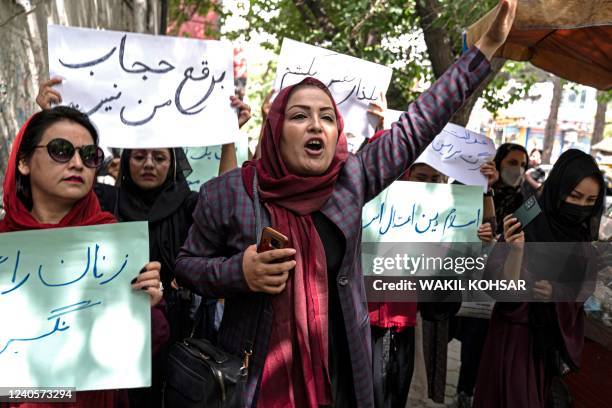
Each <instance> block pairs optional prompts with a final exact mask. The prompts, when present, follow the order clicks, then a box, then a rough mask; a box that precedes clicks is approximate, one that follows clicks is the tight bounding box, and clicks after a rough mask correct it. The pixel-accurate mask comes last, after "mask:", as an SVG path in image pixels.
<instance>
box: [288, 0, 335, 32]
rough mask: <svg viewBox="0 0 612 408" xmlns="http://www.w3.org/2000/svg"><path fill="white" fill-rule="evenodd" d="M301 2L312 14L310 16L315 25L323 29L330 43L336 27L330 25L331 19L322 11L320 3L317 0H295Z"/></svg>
mask: <svg viewBox="0 0 612 408" xmlns="http://www.w3.org/2000/svg"><path fill="white" fill-rule="evenodd" d="M294 1H295V0H294ZM297 1H300V2H303V3H304V4H305V5H306V7H308V10H310V12H311V13H312V15H313V16H314V17H315V19H316V20H317V23H319V25H320V26H321V28H323V31H324V32H325V36H326V38H327V39H328V40H330V41H331V39H332V37H330V35H331V33H333V32H335V31H336V26H335V25H334V24H333V23H332V21H331V19H330V18H329V16H328V15H327V13H326V12H325V10H324V9H323V6H322V5H321V2H320V1H319V0H297Z"/></svg>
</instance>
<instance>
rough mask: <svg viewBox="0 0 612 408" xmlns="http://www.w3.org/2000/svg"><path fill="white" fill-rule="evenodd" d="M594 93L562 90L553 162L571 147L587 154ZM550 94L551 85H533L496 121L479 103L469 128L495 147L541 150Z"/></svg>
mask: <svg viewBox="0 0 612 408" xmlns="http://www.w3.org/2000/svg"><path fill="white" fill-rule="evenodd" d="M510 86H512V85H511V84H510ZM596 93H597V91H596V89H594V88H591V87H586V86H582V85H575V86H574V88H572V89H568V88H567V87H566V89H565V90H564V92H563V97H562V102H561V106H560V107H559V115H558V119H557V132H556V134H555V143H554V146H553V151H552V157H551V161H552V162H554V160H556V158H557V157H559V155H560V154H561V153H562V152H563V151H565V150H567V149H570V148H577V149H580V150H583V151H585V152H587V153H588V152H590V145H591V134H592V132H593V123H594V118H595V112H596V110H597V99H596ZM552 95H553V84H552V82H541V83H536V84H534V86H533V87H532V89H531V91H530V92H529V97H527V98H525V99H522V100H519V101H517V102H515V103H514V104H512V105H511V106H509V107H508V108H507V109H503V110H501V111H500V112H499V113H498V116H497V117H496V118H494V117H493V116H492V115H491V114H490V113H489V112H488V111H486V110H485V109H484V108H483V104H482V101H479V103H478V104H477V106H476V108H475V109H474V111H473V113H472V116H471V118H470V123H469V125H468V127H469V128H470V129H473V130H477V131H480V132H481V133H484V134H486V135H488V136H489V137H490V138H492V139H493V140H495V143H496V144H497V145H500V144H501V143H506V142H512V143H518V144H521V145H523V146H525V147H526V148H527V150H528V151H531V150H532V149H534V148H538V149H542V147H543V143H544V129H545V127H546V122H547V120H548V114H549V112H550V104H551V101H552Z"/></svg>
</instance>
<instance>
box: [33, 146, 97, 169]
mask: <svg viewBox="0 0 612 408" xmlns="http://www.w3.org/2000/svg"><path fill="white" fill-rule="evenodd" d="M36 147H37V148H39V147H46V148H47V153H49V157H51V158H52V159H53V160H55V161H56V162H58V163H68V162H69V161H70V160H71V159H72V157H73V156H74V153H75V152H76V151H77V150H78V151H79V156H81V161H82V162H83V164H84V165H85V166H86V167H89V168H90V169H96V168H98V167H100V166H101V165H102V162H103V161H104V151H103V150H102V149H101V148H100V147H98V146H96V145H94V144H91V145H86V146H81V147H74V145H73V144H72V143H70V142H69V141H68V140H66V139H61V138H57V139H53V140H51V141H50V142H49V143H47V144H46V145H44V146H43V145H39V146H36Z"/></svg>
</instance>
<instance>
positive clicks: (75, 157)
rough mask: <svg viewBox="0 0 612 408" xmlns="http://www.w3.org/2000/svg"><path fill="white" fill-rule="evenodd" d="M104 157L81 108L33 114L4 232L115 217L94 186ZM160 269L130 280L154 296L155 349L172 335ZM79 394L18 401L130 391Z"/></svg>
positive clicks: (96, 397) (88, 404) (107, 404)
mask: <svg viewBox="0 0 612 408" xmlns="http://www.w3.org/2000/svg"><path fill="white" fill-rule="evenodd" d="M103 159H104V154H103V153H102V151H101V149H100V148H99V147H98V133H97V131H96V129H95V127H94V126H93V125H92V123H91V122H90V121H89V118H88V117H87V116H86V115H84V114H83V113H81V112H79V111H77V110H75V109H72V108H68V107H57V108H53V109H50V110H43V111H41V112H38V113H36V114H34V115H33V116H32V117H31V118H30V119H29V120H28V121H27V122H26V123H25V124H24V125H23V127H22V128H21V130H20V131H19V134H18V135H17V137H16V138H15V141H14V142H13V149H12V151H11V154H10V157H9V163H8V168H7V171H6V174H5V179H4V197H3V198H4V209H5V211H6V215H5V217H4V218H3V219H2V220H1V221H0V233H2V232H11V231H24V230H34V229H47V228H61V227H76V226H85V225H98V224H110V223H114V222H115V218H114V217H113V216H112V215H111V214H110V213H106V212H102V210H101V209H100V205H99V203H98V199H97V198H96V195H95V194H94V193H93V191H92V186H93V181H94V177H95V171H96V168H97V167H98V166H99V165H100V164H101V163H102V160H103ZM159 269H160V266H159V263H157V262H149V263H147V264H146V265H145V266H144V268H143V269H142V271H141V273H140V274H139V276H138V277H137V278H135V279H134V281H133V282H134V283H133V284H132V288H133V289H135V290H136V289H142V290H145V291H146V292H147V293H148V294H149V296H150V298H151V306H153V307H152V309H151V311H152V316H151V317H152V326H153V327H152V329H153V336H152V337H153V338H152V340H153V342H152V343H153V352H155V351H156V350H157V349H158V348H159V346H160V345H161V344H162V343H164V342H165V341H166V340H167V338H168V323H167V321H166V319H165V317H164V315H163V313H162V309H159V308H158V307H157V305H158V304H159V302H160V300H161V298H162V289H161V286H160V278H159ZM76 396H77V401H76V403H64V404H29V403H22V404H17V406H19V407H21V408H25V407H30V406H32V407H36V408H41V407H45V406H49V407H50V406H53V407H57V406H65V407H84V408H98V407H100V408H111V407H124V406H127V405H128V402H127V394H126V393H125V392H122V391H118V390H104V391H88V392H78V393H77V394H76ZM11 406H12V405H11Z"/></svg>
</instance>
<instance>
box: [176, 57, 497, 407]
mask: <svg viewBox="0 0 612 408" xmlns="http://www.w3.org/2000/svg"><path fill="white" fill-rule="evenodd" d="M489 72H490V64H489V62H488V61H487V60H486V58H485V57H484V55H483V54H482V53H481V52H480V51H479V50H478V49H476V48H472V49H471V50H470V51H469V52H467V53H466V54H464V55H463V56H462V57H461V58H460V59H459V60H458V61H457V62H456V63H455V64H454V65H453V66H452V67H451V68H449V70H448V71H447V72H446V73H445V74H444V75H443V76H442V77H441V78H440V79H439V80H438V81H437V82H436V83H435V84H434V85H433V86H432V87H431V88H430V89H429V90H428V91H427V92H425V93H423V94H422V95H421V96H420V97H419V98H418V99H417V100H416V101H415V102H414V103H412V104H411V105H410V106H409V107H408V110H407V112H404V113H403V114H402V116H401V118H400V120H399V121H398V122H396V123H393V125H392V127H391V129H390V130H388V134H387V135H386V136H384V137H381V138H379V139H378V140H376V141H375V142H373V143H370V144H368V145H367V146H366V147H365V148H364V149H363V150H362V151H360V152H359V153H358V154H356V155H350V156H349V158H348V159H347V161H346V163H345V165H344V168H343V169H342V171H341V172H340V175H339V177H338V179H337V182H336V185H335V187H334V191H333V193H332V196H331V197H330V198H329V200H328V201H327V202H326V203H325V205H324V206H323V207H322V208H321V211H322V212H323V214H325V215H326V216H327V217H328V218H329V219H330V220H331V221H332V222H333V223H334V224H335V225H336V226H337V227H338V228H339V229H340V231H342V233H343V234H344V237H345V239H346V250H345V251H346V252H345V254H344V259H343V261H342V267H341V269H340V272H339V273H338V278H337V285H338V292H339V294H340V302H341V307H342V314H343V316H344V324H345V328H346V332H347V338H348V339H349V350H348V352H349V353H350V357H351V363H352V370H353V379H354V384H355V392H356V400H357V403H358V405H359V406H360V407H371V406H374V398H373V385H372V363H371V360H372V358H371V347H370V324H369V319H368V308H367V303H366V298H365V290H364V283H363V277H362V270H361V247H360V242H361V209H362V207H363V205H364V204H365V203H366V202H367V201H369V200H370V199H372V198H374V197H375V196H376V195H377V194H378V193H380V192H381V191H382V190H383V189H384V188H385V187H387V186H388V185H389V184H391V183H392V182H393V181H394V180H395V179H396V178H398V177H399V176H400V175H401V174H402V173H403V172H404V171H405V170H406V169H407V168H408V167H409V165H410V164H411V163H412V162H413V161H414V160H415V159H416V158H417V156H418V155H419V154H420V153H421V151H422V150H423V149H424V148H425V147H426V146H427V145H428V144H429V143H430V142H431V140H432V139H433V138H434V137H435V136H436V135H437V134H438V133H439V132H440V131H441V130H442V128H443V127H444V125H445V124H446V123H447V122H448V120H449V119H450V117H451V116H452V114H453V113H454V112H455V111H456V110H457V109H458V108H459V107H460V106H461V105H462V103H463V102H464V100H465V99H466V98H467V97H468V96H469V95H470V94H471V93H472V92H473V91H474V89H475V88H476V87H477V86H478V84H479V83H480V82H481V81H482V80H483V79H484V78H485V76H486V75H487V74H488V73H489ZM261 208H262V211H261V213H262V225H263V226H267V225H270V215H269V214H268V213H267V211H266V210H265V207H264V206H261ZM193 218H194V224H193V226H192V227H191V230H190V231H189V236H188V238H187V240H186V241H185V244H184V246H183V248H182V249H181V252H180V254H179V256H178V259H177V262H176V276H177V278H178V280H179V282H180V283H181V284H184V285H186V286H188V287H191V288H193V289H194V290H196V291H197V292H199V293H201V294H202V295H203V296H206V297H212V298H224V299H225V311H224V315H223V321H222V323H221V327H220V329H219V338H218V341H219V345H220V346H221V347H223V348H224V349H225V350H226V351H228V352H230V353H233V354H235V355H242V354H243V352H244V348H245V344H246V342H247V341H248V340H250V336H252V333H253V332H255V333H256V334H255V344H254V350H253V356H252V358H251V364H250V367H249V379H248V385H247V395H246V400H245V401H246V402H245V406H256V405H257V393H258V385H259V384H258V382H259V380H260V377H261V373H262V369H263V365H264V362H265V359H266V353H267V348H268V340H269V337H270V331H271V327H272V320H273V315H272V307H271V305H270V303H269V302H265V303H264V304H265V307H264V309H263V312H262V313H261V317H260V319H259V324H256V320H257V319H256V313H257V310H258V307H259V306H258V305H260V304H262V299H264V297H265V296H267V295H262V294H256V293H253V292H251V291H250V290H249V288H248V286H247V284H246V281H245V279H244V276H243V273H242V256H243V251H244V249H245V248H246V247H247V246H249V245H252V244H254V243H255V242H256V236H257V234H259V231H255V213H254V206H253V201H252V200H251V199H250V198H249V196H248V195H247V192H246V190H245V188H244V185H243V183H242V177H241V171H240V169H235V170H233V171H231V172H229V173H227V174H224V175H223V176H221V177H217V178H215V179H213V180H210V181H209V182H208V183H206V184H204V185H203V186H202V188H201V189H200V197H199V201H198V205H197V207H196V209H195V212H194V214H193Z"/></svg>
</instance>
